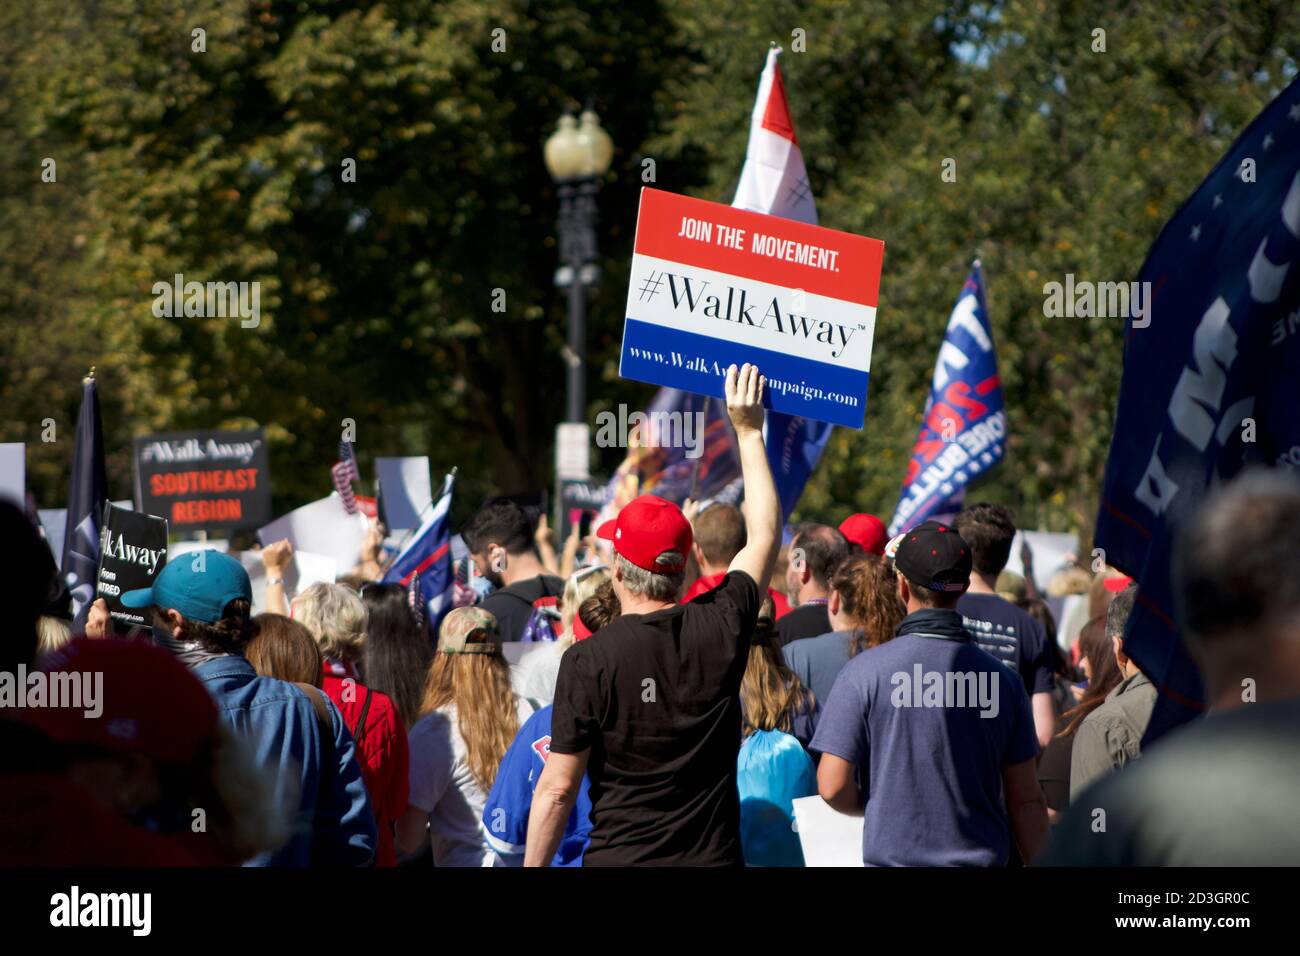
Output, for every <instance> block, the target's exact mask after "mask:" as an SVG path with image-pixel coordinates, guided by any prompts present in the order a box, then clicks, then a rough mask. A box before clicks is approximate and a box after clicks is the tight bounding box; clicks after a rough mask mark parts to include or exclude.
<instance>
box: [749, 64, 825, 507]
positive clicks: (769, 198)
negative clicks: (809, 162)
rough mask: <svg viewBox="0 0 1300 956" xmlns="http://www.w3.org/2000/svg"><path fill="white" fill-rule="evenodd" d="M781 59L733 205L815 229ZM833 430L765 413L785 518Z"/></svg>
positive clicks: (768, 81)
mask: <svg viewBox="0 0 1300 956" xmlns="http://www.w3.org/2000/svg"><path fill="white" fill-rule="evenodd" d="M780 55H781V48H780V47H779V46H777V45H776V44H775V43H774V44H772V48H771V49H770V50H768V51H767V63H766V64H765V65H764V66H763V75H762V77H760V78H759V81H758V98H757V99H756V100H755V101H754V114H753V117H752V118H751V119H750V125H749V149H748V151H746V153H745V166H744V168H743V169H742V170H741V171H740V183H739V184H738V185H737V186H736V198H735V199H733V200H732V202H731V205H732V206H734V207H735V208H737V209H748V210H749V211H750V212H761V213H766V214H767V215H769V216H780V217H781V218H783V219H797V220H798V221H799V222H807V223H811V224H812V225H816V224H817V205H816V203H815V202H814V201H813V193H812V186H811V185H809V183H808V170H807V169H806V168H805V167H804V164H803V153H802V152H801V151H800V149H799V139H798V137H796V136H795V132H794V120H793V119H792V118H791V117H790V104H789V103H788V102H786V98H785V83H784V82H782V80H781V64H780V62H779V60H778V59H777V58H778V57H779V56H780ZM832 427H833V426H831V424H830V423H829V422H817V421H812V420H811V419H807V418H801V417H799V416H796V415H787V414H784V413H782V412H775V411H773V412H768V414H767V420H766V421H765V422H764V423H763V440H764V441H765V442H766V443H767V459H768V462H769V463H770V464H771V466H772V478H773V479H774V480H775V481H776V490H777V495H778V496H779V497H780V499H781V513H782V515H783V516H786V517H788V516H789V514H790V512H791V511H793V510H794V507H795V505H796V504H798V502H799V496H800V495H801V494H803V488H804V485H805V484H806V483H807V481H808V478H809V476H810V475H811V474H812V472H813V469H814V468H816V467H817V462H818V460H819V459H820V458H821V454H822V449H824V448H825V447H826V442H827V441H828V440H829V439H830V437H831V429H832ZM736 480H737V481H739V480H740V479H739V478H737V479H736Z"/></svg>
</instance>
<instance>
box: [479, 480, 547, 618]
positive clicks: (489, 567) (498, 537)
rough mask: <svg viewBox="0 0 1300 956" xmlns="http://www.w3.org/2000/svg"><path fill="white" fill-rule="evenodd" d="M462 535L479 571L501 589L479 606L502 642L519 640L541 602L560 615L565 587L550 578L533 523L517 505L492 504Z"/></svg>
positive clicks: (500, 500)
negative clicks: (498, 630)
mask: <svg viewBox="0 0 1300 956" xmlns="http://www.w3.org/2000/svg"><path fill="white" fill-rule="evenodd" d="M461 534H462V536H463V537H464V539H465V546H466V547H467V548H469V552H470V557H471V558H472V559H473V561H474V567H475V569H476V570H477V571H478V573H479V575H481V576H482V577H485V578H487V579H488V580H489V581H491V582H492V585H493V587H495V588H496V590H495V591H493V592H492V593H491V594H489V595H488V596H487V597H486V598H484V599H483V600H482V602H480V605H479V606H480V607H482V608H483V609H484V610H485V611H490V612H491V613H492V615H493V617H495V618H496V619H497V625H498V626H499V627H500V628H501V639H502V640H503V641H517V640H519V639H520V636H521V635H522V634H523V633H524V627H525V625H527V624H528V619H529V618H530V617H532V616H533V611H534V609H535V608H534V605H535V604H536V603H537V602H538V601H539V600H540V601H542V602H543V603H546V604H550V605H552V606H556V607H557V609H558V604H559V601H560V600H561V598H563V596H564V581H563V580H561V579H560V578H557V577H556V576H555V575H553V574H547V573H546V568H544V567H543V566H542V562H541V559H540V558H539V557H538V556H537V547H536V544H535V542H534V540H533V525H532V522H531V521H529V520H528V515H527V514H526V513H525V512H524V509H523V508H521V507H520V506H519V505H518V504H516V503H515V502H513V501H510V500H509V499H506V498H498V499H494V500H492V501H489V502H488V503H487V504H485V505H484V506H483V507H482V508H480V509H479V511H478V514H476V515H474V517H473V519H472V520H471V521H470V523H469V524H468V525H466V527H465V530H464V531H462V532H461ZM547 598H551V599H553V600H549V601H546V600H545V599H547Z"/></svg>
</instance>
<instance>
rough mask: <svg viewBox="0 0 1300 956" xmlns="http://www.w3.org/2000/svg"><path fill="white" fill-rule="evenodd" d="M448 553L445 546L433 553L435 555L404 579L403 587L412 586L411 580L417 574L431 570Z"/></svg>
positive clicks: (421, 563) (413, 569)
mask: <svg viewBox="0 0 1300 956" xmlns="http://www.w3.org/2000/svg"><path fill="white" fill-rule="evenodd" d="M446 553H447V545H445V544H444V545H443V546H442V547H441V548H439V549H438V550H437V551H435V552H433V554H431V555H429V556H428V557H427V558H425V559H424V560H423V561H421V562H420V563H419V564H417V565H416V566H415V567H414V568H412V569H411V572H410V573H409V574H407V575H406V576H405V577H403V578H402V586H403V587H405V586H406V585H408V584H410V583H411V578H413V577H415V576H416V575H417V574H423V573H424V572H425V571H427V570H429V568H431V567H433V566H434V565H435V564H437V563H438V562H439V561H440V560H441V559H442V556H443V555H444V554H446Z"/></svg>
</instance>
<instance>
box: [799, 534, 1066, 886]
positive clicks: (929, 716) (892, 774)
mask: <svg viewBox="0 0 1300 956" xmlns="http://www.w3.org/2000/svg"><path fill="white" fill-rule="evenodd" d="M891 547H895V549H896V556H895V567H896V569H897V571H898V585H897V586H898V591H899V598H900V599H901V600H902V602H903V604H904V605H905V606H906V607H907V611H908V614H907V617H905V618H903V621H902V623H901V624H899V626H898V631H897V634H896V636H895V637H894V639H893V640H891V641H887V642H886V643H884V644H881V645H879V646H877V647H873V648H870V649H868V650H866V651H863V652H862V653H861V654H858V655H857V656H856V657H854V658H853V659H852V660H851V661H849V663H848V664H847V665H845V667H844V669H843V670H842V671H841V672H840V676H839V677H838V678H837V679H836V681H835V685H834V687H833V688H832V689H831V693H830V699H829V700H828V701H827V702H826V706H825V708H824V710H823V712H822V717H821V720H820V722H819V723H818V725H817V731H816V733H815V734H814V735H813V741H812V746H811V749H812V750H814V751H817V752H819V753H821V755H822V756H821V762H820V763H819V765H818V767H817V787H818V791H819V792H820V793H821V796H822V799H823V800H825V801H826V802H827V803H828V804H830V805H831V807H833V808H834V809H836V810H839V811H840V812H841V813H847V814H852V815H857V816H862V817H863V826H862V861H863V863H864V864H866V865H868V866H1005V865H1006V864H1007V862H1008V860H1009V859H1010V857H1011V848H1012V841H1013V840H1014V841H1015V846H1016V848H1017V849H1018V850H1019V852H1020V855H1021V857H1022V858H1023V859H1024V860H1025V861H1032V860H1033V859H1034V857H1035V856H1036V855H1037V854H1038V852H1039V850H1040V849H1041V848H1042V845H1043V843H1044V841H1045V840H1046V838H1047V808H1046V806H1045V804H1044V802H1043V795H1042V791H1041V790H1040V789H1039V786H1038V780H1037V777H1036V775H1035V772H1034V759H1035V757H1036V756H1037V754H1038V740H1037V737H1036V734H1035V732H1034V720H1033V716H1032V714H1031V712H1030V707H1029V695H1028V694H1027V693H1026V691H1025V687H1024V684H1023V682H1022V681H1021V680H1020V677H1019V675H1018V674H1016V672H1015V671H1013V670H1011V669H1010V668H1009V667H1007V666H1006V665H1004V664H1003V663H1001V662H1000V661H998V660H997V659H996V658H994V657H993V656H992V655H990V654H988V653H986V652H985V651H983V650H981V649H980V648H979V647H978V646H977V645H976V643H975V641H974V640H973V639H972V637H971V635H970V634H969V632H967V630H966V628H965V625H964V622H963V620H962V616H961V615H960V614H958V613H957V612H956V610H954V607H955V605H956V603H957V599H958V598H959V597H960V596H961V594H963V593H964V592H965V590H966V588H967V586H968V585H969V583H970V573H971V554H970V547H969V546H968V545H967V544H966V542H965V541H963V540H962V538H961V536H960V535H959V534H957V532H956V531H954V530H953V529H952V528H950V527H947V526H945V525H942V524H940V523H938V522H934V521H927V522H926V523H924V524H922V525H920V526H919V527H917V528H914V529H912V530H911V531H908V532H906V533H905V534H903V535H900V536H899V537H898V538H896V539H895V542H891Z"/></svg>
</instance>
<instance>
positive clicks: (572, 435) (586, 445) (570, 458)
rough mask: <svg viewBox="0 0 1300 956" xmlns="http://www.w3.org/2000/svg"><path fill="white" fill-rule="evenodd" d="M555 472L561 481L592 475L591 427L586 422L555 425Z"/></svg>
mask: <svg viewBox="0 0 1300 956" xmlns="http://www.w3.org/2000/svg"><path fill="white" fill-rule="evenodd" d="M555 474H556V477H557V478H559V479H560V480H561V481H564V480H569V479H573V480H581V479H584V478H588V477H590V476H591V429H590V428H588V427H587V425H586V423H584V422H561V423H560V424H559V425H556V426H555Z"/></svg>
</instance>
